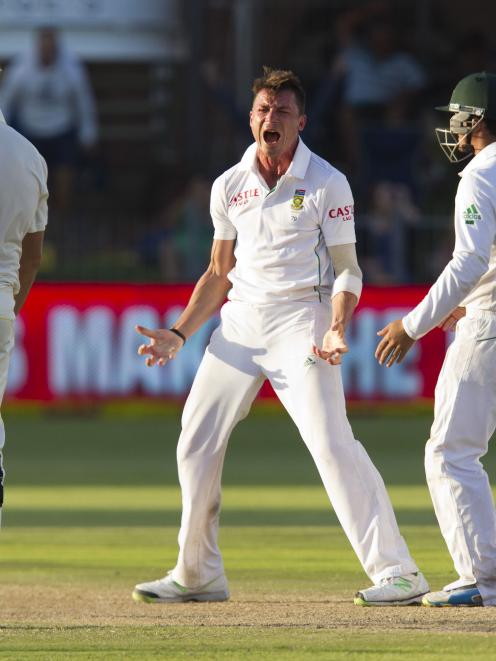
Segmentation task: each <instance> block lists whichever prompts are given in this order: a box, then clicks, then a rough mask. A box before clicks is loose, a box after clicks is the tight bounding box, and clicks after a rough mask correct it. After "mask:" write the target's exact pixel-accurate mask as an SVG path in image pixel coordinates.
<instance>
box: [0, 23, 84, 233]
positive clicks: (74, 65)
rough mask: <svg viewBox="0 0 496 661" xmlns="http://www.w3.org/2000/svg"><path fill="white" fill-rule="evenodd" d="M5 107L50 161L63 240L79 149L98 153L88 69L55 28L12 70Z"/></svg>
mask: <svg viewBox="0 0 496 661" xmlns="http://www.w3.org/2000/svg"><path fill="white" fill-rule="evenodd" d="M0 104H1V106H2V108H3V110H4V112H5V115H6V117H7V121H8V122H9V123H10V124H12V126H14V127H15V128H16V129H17V130H18V131H19V132H20V133H22V134H23V135H24V136H25V137H26V138H28V140H30V142H32V143H33V144H34V145H35V146H36V147H37V148H38V150H39V151H40V153H41V154H42V155H43V156H44V157H45V160H46V162H47V165H48V173H49V187H50V201H51V203H52V206H51V211H53V210H55V212H56V213H55V216H51V218H52V225H53V221H55V225H56V226H55V228H54V229H55V230H56V232H57V235H58V236H57V239H58V242H59V241H60V239H61V233H62V231H63V223H64V222H66V220H67V215H68V213H69V210H70V204H71V198H72V192H73V183H74V173H75V168H76V166H77V163H78V158H79V156H80V148H81V147H82V148H83V150H86V151H91V150H93V149H94V147H95V145H96V142H97V122H96V111H95V104H94V100H93V95H92V92H91V88H90V85H89V82H88V78H87V76H86V73H85V70H84V68H83V66H82V65H81V64H80V63H79V61H78V60H77V59H76V58H75V56H74V55H73V54H71V53H69V52H68V51H67V50H66V48H65V47H64V44H63V43H62V41H61V39H60V37H59V34H58V33H57V31H56V30H54V29H52V28H43V29H40V30H39V31H38V32H37V33H36V34H35V36H34V42H33V47H32V48H31V49H30V50H29V52H27V53H23V54H21V55H20V56H18V57H17V58H16V59H15V60H14V62H13V63H12V64H11V65H10V66H9V67H8V68H7V70H6V72H5V74H4V75H3V80H2V86H1V89H0ZM57 225H58V227H57Z"/></svg>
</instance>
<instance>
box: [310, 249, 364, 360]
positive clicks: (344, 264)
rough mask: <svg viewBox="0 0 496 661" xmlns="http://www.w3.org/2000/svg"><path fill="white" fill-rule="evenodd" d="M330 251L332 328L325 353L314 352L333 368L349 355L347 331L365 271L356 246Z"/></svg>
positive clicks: (322, 350) (318, 350) (326, 341)
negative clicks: (331, 268)
mask: <svg viewBox="0 0 496 661" xmlns="http://www.w3.org/2000/svg"><path fill="white" fill-rule="evenodd" d="M328 250H329V254H330V256H331V260H332V264H333V268H334V274H335V280H334V284H333V288H332V318H331V326H330V328H329V330H328V331H327V333H326V334H325V335H324V339H323V341H322V349H319V348H318V347H315V346H314V347H313V351H314V353H315V354H316V355H317V356H319V358H322V359H323V360H325V361H327V362H328V363H330V364H331V365H339V364H340V363H341V359H342V355H343V354H344V353H347V352H348V345H347V343H346V338H345V331H346V328H347V326H348V324H349V322H350V320H351V317H352V316H353V311H354V310H355V308H356V306H357V303H358V300H359V298H360V294H361V291H362V271H361V269H360V267H359V266H358V261H357V256H356V248H355V244H354V243H347V244H343V245H339V246H330V247H329V248H328Z"/></svg>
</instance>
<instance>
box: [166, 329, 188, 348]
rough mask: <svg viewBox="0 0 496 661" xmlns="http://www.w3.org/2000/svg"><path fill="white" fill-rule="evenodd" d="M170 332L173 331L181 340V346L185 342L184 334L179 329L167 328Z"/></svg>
mask: <svg viewBox="0 0 496 661" xmlns="http://www.w3.org/2000/svg"><path fill="white" fill-rule="evenodd" d="M169 330H170V332H171V333H175V334H176V335H177V336H178V337H180V338H181V340H182V341H183V346H184V345H185V344H186V335H183V333H181V331H178V330H177V328H169Z"/></svg>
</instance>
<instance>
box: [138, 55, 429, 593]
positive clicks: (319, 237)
mask: <svg viewBox="0 0 496 661" xmlns="http://www.w3.org/2000/svg"><path fill="white" fill-rule="evenodd" d="M253 93H254V100H253V107H252V110H251V112H250V126H251V129H252V132H253V136H254V138H255V144H253V145H252V146H251V147H249V148H248V150H247V151H246V153H245V154H244V156H243V158H242V159H241V161H240V163H238V164H237V165H235V166H234V167H232V168H231V169H229V170H227V172H225V173H224V174H222V175H221V176H220V177H219V178H218V179H217V180H216V181H215V183H214V185H213V188H212V198H211V214H212V219H213V224H214V229H215V232H214V243H213V249H212V257H211V262H210V265H209V267H208V269H207V271H206V273H205V274H204V275H203V276H202V277H201V278H200V280H199V281H198V283H197V285H196V288H195V290H194V292H193V294H192V297H191V299H190V302H189V303H188V305H187V307H186V309H185V310H184V312H183V313H182V315H181V316H180V318H179V320H178V321H177V323H176V324H175V327H174V328H172V329H160V330H153V331H152V330H149V329H146V328H143V327H141V326H138V327H137V330H138V332H140V333H141V334H142V335H144V336H146V337H147V338H149V339H150V341H149V344H146V345H142V346H141V347H140V348H139V350H138V353H140V354H141V355H144V356H147V359H146V362H147V364H148V365H149V366H150V365H154V364H159V365H163V364H164V363H165V362H166V361H167V360H170V359H171V358H174V357H175V355H176V354H177V352H178V351H179V350H180V349H181V347H182V346H183V344H184V342H185V341H186V339H187V338H188V337H189V336H190V335H191V334H192V333H194V332H195V330H197V329H198V327H199V326H200V325H201V324H202V323H203V322H205V321H206V320H207V319H208V318H209V317H210V316H211V315H212V314H213V313H214V312H215V311H216V310H217V309H218V307H219V306H220V305H221V304H222V303H223V302H224V300H225V297H226V295H228V298H229V300H228V302H227V303H226V304H225V305H224V306H223V307H222V312H221V324H220V326H219V327H218V328H217V329H216V330H215V331H214V333H213V335H212V338H211V341H210V344H209V346H208V348H207V350H206V352H205V356H204V358H203V361H202V363H201V366H200V368H199V370H198V373H197V375H196V378H195V381H194V383H193V386H192V389H191V392H190V395H189V397H188V400H187V402H186V405H185V408H184V413H183V418H182V433H181V437H180V439H179V445H178V449H177V458H178V468H179V479H180V483H181V489H182V500H183V513H182V520H181V530H180V533H179V557H178V560H177V564H176V566H175V568H174V569H173V570H172V571H170V572H169V573H168V575H167V576H166V577H165V578H162V579H160V580H156V581H152V582H149V583H141V584H139V585H137V586H136V587H135V589H134V592H133V597H134V599H136V600H137V601H145V602H175V601H222V600H225V599H228V597H229V591H228V586H227V581H226V577H225V574H224V568H223V563H222V557H221V554H220V551H219V548H218V544H217V533H218V524H219V512H220V502H221V488H220V483H221V471H222V465H223V460H224V454H225V451H226V446H227V442H228V439H229V436H230V434H231V432H232V430H233V428H234V426H235V425H236V423H237V422H239V421H240V420H241V419H242V418H244V417H245V416H246V415H247V413H248V411H249V409H250V407H251V404H252V402H253V400H254V399H255V397H256V395H257V393H258V391H259V389H260V387H261V385H262V383H263V382H264V380H265V379H269V381H270V382H271V384H272V386H273V387H274V390H275V392H276V393H277V395H278V397H279V399H280V400H281V402H282V403H283V405H284V406H285V408H286V409H287V411H288V412H289V414H290V415H291V417H292V419H293V420H294V422H295V424H296V425H297V427H298V429H299V431H300V433H301V436H302V438H303V440H304V442H305V443H306V445H307V447H308V449H309V450H310V453H311V454H312V456H313V458H314V460H315V463H316V465H317V468H318V470H319V473H320V475H321V478H322V481H323V483H324V486H325V488H326V491H327V494H328V496H329V498H330V500H331V501H332V504H333V506H334V509H335V511H336V513H337V516H338V518H339V520H340V522H341V525H342V526H343V528H344V530H345V532H346V534H347V536H348V538H349V540H350V542H351V544H352V546H353V548H354V550H355V552H356V554H357V555H358V558H359V559H360V562H361V563H362V565H363V567H364V569H365V571H366V573H367V574H368V576H369V577H370V578H371V580H372V581H373V583H374V584H375V585H374V586H373V587H371V588H368V589H367V590H363V591H362V592H360V593H358V595H357V598H356V601H357V603H365V602H369V601H372V602H379V603H385V602H387V603H413V602H415V601H417V602H420V600H421V595H422V594H424V593H426V592H427V591H428V589H429V588H428V585H427V583H426V581H425V578H424V577H423V576H422V574H421V573H420V572H419V571H418V569H417V566H416V565H415V563H414V561H413V560H412V558H411V557H410V554H409V552H408V549H407V547H406V544H405V542H404V540H403V538H402V537H401V535H400V533H399V530H398V527H397V524H396V520H395V517H394V513H393V510H392V507H391V504H390V501H389V499H388V496H387V493H386V490H385V487H384V483H383V481H382V479H381V477H380V476H379V474H378V472H377V471H376V469H375V468H374V466H373V464H372V462H371V461H370V459H369V457H368V455H367V454H366V452H365V450H364V449H363V447H362V446H361V444H360V443H359V442H358V441H357V440H355V439H354V437H353V433H352V431H351V428H350V425H349V423H348V420H347V417H346V410H345V401H344V394H343V386H342V382H341V373H340V367H339V364H340V363H341V359H342V355H343V354H344V353H346V352H347V351H348V347H347V345H346V340H345V328H346V326H347V324H348V322H349V320H350V318H351V316H352V313H353V310H354V308H355V306H356V304H357V302H358V298H359V296H360V293H361V287H362V281H361V271H360V269H359V267H358V263H357V260H356V252H355V245H354V244H355V231H354V220H353V198H352V194H351V191H350V188H349V185H348V182H347V180H346V178H345V177H344V176H343V175H342V174H341V173H340V172H338V171H337V170H336V169H335V168H334V167H332V166H331V165H329V163H327V162H326V161H324V160H323V159H321V158H319V157H318V156H316V155H315V154H313V153H312V152H310V150H309V149H308V148H307V147H306V146H305V145H304V144H303V142H302V140H301V139H300V138H299V132H300V131H302V130H303V128H304V126H305V122H306V116H305V114H304V103H305V93H304V90H303V88H302V86H301V83H300V81H299V79H298V78H297V77H296V76H295V75H294V74H293V73H292V72H290V71H278V70H270V69H267V68H266V69H264V76H263V77H261V78H259V79H257V80H256V81H255V83H254V86H253ZM331 298H332V308H331Z"/></svg>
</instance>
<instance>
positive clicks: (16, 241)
mask: <svg viewBox="0 0 496 661" xmlns="http://www.w3.org/2000/svg"><path fill="white" fill-rule="evenodd" d="M0 153H1V154H2V156H3V158H1V159H0V200H1V204H0V316H2V317H6V316H7V317H8V318H11V319H13V318H14V312H13V295H12V294H16V293H17V292H18V291H19V260H20V257H21V252H22V241H23V239H24V237H25V235H26V234H28V233H30V232H41V231H43V230H44V229H45V227H46V224H47V213H48V210H47V198H48V189H47V167H46V164H45V161H44V159H43V157H42V156H41V155H40V154H39V152H38V151H37V150H36V149H35V147H33V145H32V144H31V143H30V142H28V140H26V139H25V138H23V136H22V135H20V134H19V133H17V131H14V129H12V128H11V127H10V126H7V124H6V123H5V120H4V119H3V116H2V115H1V113H0Z"/></svg>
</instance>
